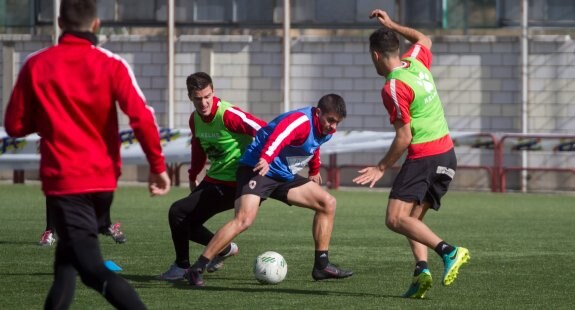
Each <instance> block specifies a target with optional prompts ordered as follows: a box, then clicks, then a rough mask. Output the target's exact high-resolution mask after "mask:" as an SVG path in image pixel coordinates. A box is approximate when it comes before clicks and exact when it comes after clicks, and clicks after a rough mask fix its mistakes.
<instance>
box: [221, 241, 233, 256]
mask: <svg viewBox="0 0 575 310" xmlns="http://www.w3.org/2000/svg"><path fill="white" fill-rule="evenodd" d="M231 250H232V244H231V243H230V244H228V246H227V247H226V248H225V249H223V250H222V251H221V252H220V253H218V256H220V257H223V256H226V254H228V253H230V251H231Z"/></svg>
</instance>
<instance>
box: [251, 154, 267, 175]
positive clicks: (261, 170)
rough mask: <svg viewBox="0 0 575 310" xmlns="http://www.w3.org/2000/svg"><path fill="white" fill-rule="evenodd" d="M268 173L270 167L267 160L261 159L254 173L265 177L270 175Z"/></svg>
mask: <svg viewBox="0 0 575 310" xmlns="http://www.w3.org/2000/svg"><path fill="white" fill-rule="evenodd" d="M268 171H270V165H269V164H268V162H267V161H266V160H265V159H263V158H260V160H259V161H258V163H257V164H256V166H255V167H254V172H258V174H259V175H261V176H264V175H266V174H267V173H268Z"/></svg>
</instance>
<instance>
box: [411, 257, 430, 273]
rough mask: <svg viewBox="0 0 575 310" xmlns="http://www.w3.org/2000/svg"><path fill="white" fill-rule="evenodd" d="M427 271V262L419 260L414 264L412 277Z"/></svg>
mask: <svg viewBox="0 0 575 310" xmlns="http://www.w3.org/2000/svg"><path fill="white" fill-rule="evenodd" d="M425 269H428V266H427V262H426V261H423V260H420V261H418V262H417V263H415V271H414V272H413V276H414V277H417V276H418V275H419V274H420V273H421V272H422V271H423V270H425Z"/></svg>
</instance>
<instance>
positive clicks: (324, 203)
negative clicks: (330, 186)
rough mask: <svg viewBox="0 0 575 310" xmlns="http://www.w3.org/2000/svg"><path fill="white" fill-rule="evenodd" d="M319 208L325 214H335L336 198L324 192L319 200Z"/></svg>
mask: <svg viewBox="0 0 575 310" xmlns="http://www.w3.org/2000/svg"><path fill="white" fill-rule="evenodd" d="M320 208H321V210H322V212H323V213H325V214H329V215H335V210H336V208H337V200H336V199H335V197H333V196H332V195H330V194H328V193H325V195H324V197H323V198H322V199H321V201H320Z"/></svg>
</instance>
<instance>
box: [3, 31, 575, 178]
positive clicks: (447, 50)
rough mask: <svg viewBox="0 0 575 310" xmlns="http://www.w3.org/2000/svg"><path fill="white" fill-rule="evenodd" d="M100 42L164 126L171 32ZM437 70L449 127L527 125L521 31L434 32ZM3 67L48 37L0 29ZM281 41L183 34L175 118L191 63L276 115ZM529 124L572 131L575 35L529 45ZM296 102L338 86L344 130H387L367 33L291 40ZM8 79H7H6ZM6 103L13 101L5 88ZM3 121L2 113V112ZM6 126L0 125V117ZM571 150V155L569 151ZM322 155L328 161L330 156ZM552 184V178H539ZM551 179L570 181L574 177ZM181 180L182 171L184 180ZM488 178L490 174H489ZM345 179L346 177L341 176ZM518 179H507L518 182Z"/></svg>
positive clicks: (513, 160) (361, 157)
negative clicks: (127, 68) (128, 71)
mask: <svg viewBox="0 0 575 310" xmlns="http://www.w3.org/2000/svg"><path fill="white" fill-rule="evenodd" d="M103 39H105V40H104V41H105V42H103V45H102V46H103V47H104V48H107V49H109V50H111V51H113V52H116V53H118V54H120V55H121V56H123V57H124V58H125V59H126V60H127V61H128V63H130V64H131V65H132V67H133V69H134V72H135V75H136V77H137V78H138V81H139V83H140V86H141V88H142V89H143V91H144V93H145V95H146V97H147V99H148V102H149V104H150V105H151V106H153V107H154V108H155V110H156V112H157V117H158V121H159V123H160V125H165V124H167V114H166V112H167V103H166V101H167V91H166V89H167V78H166V74H167V55H166V51H167V43H166V39H165V37H146V36H110V37H106V38H103ZM432 39H433V42H434V44H433V47H432V51H433V52H434V60H433V65H432V73H433V74H434V77H435V80H436V83H437V87H438V91H439V95H440V97H441V99H442V102H443V104H444V108H445V113H446V117H447V120H448V122H449V126H450V128H451V130H457V131H481V132H519V131H520V130H521V88H522V86H521V51H520V41H519V38H518V37H496V36H440V37H433V38H432ZM0 42H1V44H2V46H3V47H4V48H3V49H2V50H1V51H0V52H2V58H0V59H2V61H3V62H2V64H1V67H2V70H1V71H0V74H1V75H2V77H3V79H2V80H3V81H9V79H6V78H5V77H4V75H6V74H10V70H9V69H7V68H8V67H9V66H10V64H9V63H5V62H6V59H9V58H7V57H6V55H5V54H6V51H12V50H11V49H10V48H13V51H14V52H13V56H14V64H15V67H16V70H15V72H17V71H18V68H20V66H21V64H22V62H23V60H24V59H25V57H26V56H27V55H28V54H29V53H31V52H33V51H35V50H37V49H40V48H42V47H46V46H49V45H50V44H51V41H50V38H49V37H30V36H14V35H0ZM281 44H282V40H281V38H280V37H252V36H247V35H243V36H242V35H238V36H201V35H189V36H180V37H179V38H178V40H177V43H176V57H175V65H176V66H175V74H176V78H175V81H176V90H175V112H176V117H175V125H176V127H187V120H188V116H189V114H190V112H192V109H193V107H192V105H191V103H190V102H189V101H188V99H187V94H186V88H185V78H186V77H187V76H188V75H189V74H191V73H193V72H195V71H199V70H202V71H208V72H209V73H211V74H212V76H213V78H214V82H215V90H216V95H218V96H219V97H221V98H223V99H225V100H227V101H230V102H232V103H234V104H236V105H238V106H240V107H241V108H243V109H246V110H247V111H250V112H251V113H254V114H255V115H258V116H260V117H262V118H263V119H266V120H270V119H271V118H273V117H274V116H276V115H277V114H279V113H280V112H281V110H282V108H283V103H282V60H283V56H282V45H281ZM529 55H530V56H529V67H528V71H529V76H530V78H529V109H528V110H529V119H528V123H529V131H530V132H532V133H563V134H568V133H574V132H575V105H574V104H573V103H572V102H573V101H574V99H575V42H574V41H572V40H571V38H570V37H568V36H567V37H566V36H532V38H531V40H530V43H529ZM291 63H292V67H291V86H292V89H291V93H290V96H291V102H292V108H298V107H302V106H305V105H315V104H316V102H317V100H318V99H319V97H321V96H322V95H324V94H326V93H330V92H335V93H338V94H340V95H342V96H343V97H344V99H345V100H346V102H347V104H348V118H347V119H346V120H345V121H344V122H343V123H342V124H341V126H340V128H339V129H340V130H352V129H353V130H376V131H391V130H392V127H391V126H390V125H389V121H388V116H387V113H386V111H385V109H384V107H383V105H382V104H381V98H380V89H381V87H382V85H383V84H384V82H385V80H384V79H383V78H381V77H379V76H377V74H376V72H375V70H374V69H373V66H372V64H371V59H370V57H369V53H368V46H367V37H311V36H302V37H297V38H294V39H293V41H292V56H291ZM3 84H5V83H3ZM1 87H2V89H4V90H5V91H3V92H1V94H2V98H1V100H0V102H1V103H2V111H3V110H4V109H5V106H4V105H5V102H6V101H7V99H8V98H7V95H6V94H7V91H6V89H5V87H6V85H2V86H1ZM122 121H123V122H124V124H126V120H125V119H122ZM2 122H3V120H2ZM0 124H1V123H0ZM381 156H382V152H372V153H367V154H344V155H341V156H339V157H338V163H340V164H358V165H365V164H369V163H375V162H376V161H377V160H379V158H380V157H381ZM458 156H459V162H460V164H464V165H481V164H483V165H491V164H492V163H493V158H492V152H491V151H489V150H483V151H481V150H471V149H467V148H462V149H461V150H458ZM551 157H554V155H553V154H549V153H544V152H541V153H537V154H533V155H532V156H531V155H530V159H529V160H530V163H531V164H533V165H540V164H546V165H552V166H561V167H567V166H570V167H573V164H574V163H573V162H572V160H570V159H568V160H565V158H562V157H560V158H559V159H557V160H553V159H550V158H551ZM570 157H571V156H569V157H568V158H570ZM505 161H506V163H507V164H511V165H515V164H517V163H518V156H517V154H511V153H509V154H507V155H506V158H505ZM324 162H327V159H325V158H324ZM460 175H464V176H463V177H461V178H458V180H457V182H456V184H455V186H461V187H466V188H482V189H487V188H488V185H487V183H488V179H489V178H488V177H487V176H486V174H485V173H481V172H477V171H474V172H469V173H466V172H464V171H462V172H461V173H460ZM542 178H543V179H545V180H546V181H545V182H547V179H548V177H542ZM567 178H568V180H567V181H566V180H565V177H561V178H560V179H559V180H557V181H556V182H555V183H557V184H561V185H562V186H564V185H565V184H571V183H573V180H571V176H570V175H568V176H567ZM183 179H184V180H185V179H186V178H183ZM486 180H487V181H486ZM348 181H349V180H348V179H347V178H346V179H343V178H342V182H344V183H343V184H344V185H345V184H347V183H349V182H348ZM517 184H518V183H517V178H516V177H510V179H509V180H508V185H510V186H511V187H517Z"/></svg>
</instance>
